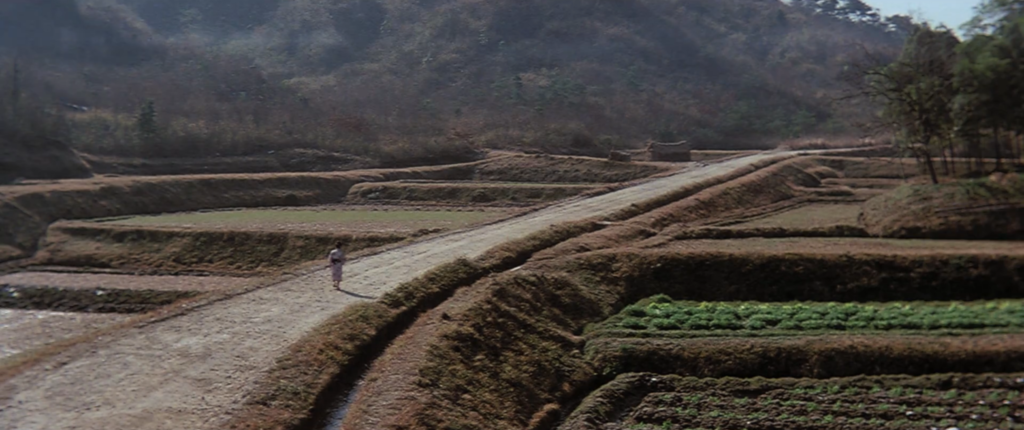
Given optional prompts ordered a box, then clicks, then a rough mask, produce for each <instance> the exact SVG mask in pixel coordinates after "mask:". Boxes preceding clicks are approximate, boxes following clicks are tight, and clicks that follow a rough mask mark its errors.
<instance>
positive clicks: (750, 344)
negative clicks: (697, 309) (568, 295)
mask: <svg viewBox="0 0 1024 430" xmlns="http://www.w3.org/2000/svg"><path fill="white" fill-rule="evenodd" d="M586 351H587V352H586V355H587V357H589V358H590V360H591V363H592V365H593V366H594V367H595V368H597V369H601V372H602V373H603V374H605V375H606V376H611V375H619V374H623V373H634V372H653V373H660V374H663V375H686V376H698V377H702V378H703V377H707V378H721V377H738V378H753V377H765V378H835V377H846V376H857V375H926V374H931V373H951V372H963V373H979V372H1021V371H1024V335H1020V334H995V335H976V336H931V335H922V336H907V335H888V334H881V335H879V334H873V335H858V334H856V333H849V334H846V333H843V334H833V335H826V336H820V335H819V336H815V335H806V336H800V335H799V334H794V336H791V337H790V336H786V337H775V338H741V337H735V338H717V339H687V340H679V339H616V338H600V339H595V340H593V341H591V342H589V343H588V344H587V348H586ZM953 351H955V352H953Z"/></svg>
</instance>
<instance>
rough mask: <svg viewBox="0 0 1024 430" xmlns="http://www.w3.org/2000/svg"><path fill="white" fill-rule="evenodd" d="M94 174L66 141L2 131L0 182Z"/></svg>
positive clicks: (66, 177)
mask: <svg viewBox="0 0 1024 430" xmlns="http://www.w3.org/2000/svg"><path fill="white" fill-rule="evenodd" d="M91 176H92V171H91V170H90V169H89V166H88V165H87V164H86V163H85V162H84V161H82V158H81V157H79V156H78V154H77V153H76V152H75V151H74V150H72V149H71V148H69V147H68V146H67V145H65V144H64V142H61V141H58V140H54V139H49V138H46V137H34V136H28V135H22V134H17V133H11V132H6V131H3V130H0V184H8V183H11V182H13V181H15V180H18V179H22V180H24V179H69V178H88V177H91Z"/></svg>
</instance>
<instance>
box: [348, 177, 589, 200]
mask: <svg viewBox="0 0 1024 430" xmlns="http://www.w3.org/2000/svg"><path fill="white" fill-rule="evenodd" d="M595 189H596V186H595V185H584V184H559V185H556V184H516V183H480V182H472V183H415V182H387V183H364V184H359V185H356V186H354V187H352V191H351V192H349V196H348V200H349V201H351V202H360V203H365V204H374V203H390V202H394V203H402V204H410V203H411V204H424V203H426V204H447V205H460V206H463V205H465V206H468V205H515V206H525V205H535V204H540V203H550V202H554V201H558V200H563V199H567V198H570V197H575V196H578V195H580V194H583V193H587V192H590V191H593V190H595Z"/></svg>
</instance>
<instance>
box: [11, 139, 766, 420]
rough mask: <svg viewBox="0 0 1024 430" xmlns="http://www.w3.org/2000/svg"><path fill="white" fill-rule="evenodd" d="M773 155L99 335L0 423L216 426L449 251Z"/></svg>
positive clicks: (19, 395)
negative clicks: (340, 277) (345, 315)
mask: <svg viewBox="0 0 1024 430" xmlns="http://www.w3.org/2000/svg"><path fill="white" fill-rule="evenodd" d="M774 156H777V154H769V153H766V154H757V155H753V156H750V157H746V158H740V159H735V160H729V161H726V162H723V163H720V164H713V165H709V166H703V167H695V168H692V169H688V170H684V171H682V172H680V173H679V174H676V175H673V176H669V177H665V178H661V179H657V180H654V181H651V182H648V183H645V184H642V185H639V186H636V187H633V188H629V189H625V190H621V191H617V192H614V193H610V194H605V195H602V196H598V197H594V198H590V199H583V200H576V201H570V202H567V203H563V204H559V205H556V206H552V207H550V208H547V209H544V210H541V211H538V212H534V213H531V214H529V215H526V216H523V217H519V218H515V219H511V220H508V221H504V222H500V223H497V224H492V225H489V226H485V227H481V228H478V229H475V230H471V231H466V232H461V233H456V234H452V235H448V236H444V237H440V238H436V239H433V240H429V241H425V242H421V243H417V244H414V245H410V246H407V247H404V248H399V249H396V250H392V251H388V252H385V253H381V254H378V255H374V256H370V257H366V258H361V259H359V260H356V261H354V262H352V263H351V264H350V265H349V266H348V267H347V268H346V272H347V273H349V274H350V275H349V276H350V278H348V279H346V281H345V283H344V287H345V288H346V289H348V290H349V291H351V292H352V293H353V294H349V295H346V294H342V293H337V292H330V291H329V287H330V283H329V282H328V274H327V272H326V271H319V272H317V273H314V274H311V275H307V276H303V277H300V278H296V279H294V280H291V281H287V282H284V283H280V284H277V285H274V286H271V287H267V288H263V289H259V290H256V291H253V292H251V293H248V294H244V295H241V296H238V297H235V298H232V299H230V300H226V301H222V302H218V303H214V304H212V305H210V306H207V307H203V308H200V309H198V310H195V311H193V312H191V313H188V314H185V315H182V316H179V317H176V318H172V319H169V320H165V321H161V322H158V323H155V324H151V325H148V326H144V327H141V328H137V329H133V330H130V331H127V332H125V333H123V334H121V335H119V336H117V337H116V338H112V339H107V340H101V341H99V342H98V343H97V344H93V345H88V346H86V347H83V348H87V349H86V350H84V351H82V352H80V353H77V354H75V356H74V357H73V358H70V359H67V362H66V363H63V365H60V366H45V367H44V366H37V368H36V369H33V370H31V371H29V372H27V373H25V374H22V375H19V376H18V377H15V378H13V379H12V380H10V381H8V382H6V383H4V384H0V428H4V429H20V430H29V429H72V428H73V429H104V430H105V429H139V430H150V429H207V428H216V427H217V426H218V425H219V424H221V423H223V422H224V421H225V420H226V419H227V418H228V416H229V414H230V413H231V411H233V410H234V408H236V407H237V406H239V405H241V404H242V403H243V402H244V399H245V398H246V395H247V393H249V392H251V389H252V388H253V384H254V382H255V381H256V380H257V379H258V378H259V376H260V375H261V374H262V373H263V372H265V371H267V370H268V369H269V368H270V367H271V366H272V365H273V363H274V359H275V357H278V356H279V355H280V354H282V353H283V352H284V351H285V350H286V348H287V347H288V346H289V345H290V344H291V343H293V342H294V341H296V340H298V339H299V338H300V337H301V336H302V335H303V334H305V333H306V332H308V331H309V330H310V329H312V328H313V327H315V326H316V325H317V324H319V323H321V322H322V321H324V320H325V319H327V318H328V317H330V316H332V315H335V314H337V313H338V312H339V311H340V310H341V309H342V308H344V307H345V306H347V305H349V304H352V303H356V302H358V301H360V300H367V299H370V298H376V297H379V296H380V295H381V294H383V293H385V292H387V291H389V290H390V289H392V288H394V287H396V286H397V285H399V284H401V283H402V282H405V281H408V280H411V279H413V278H415V277H416V276H418V275H420V274H422V273H424V272H425V271H427V270H429V269H431V268H433V267H434V266H437V265H439V264H442V263H445V262H448V261H451V260H453V259H455V258H458V257H474V256H478V255H480V254H481V253H483V252H484V251H486V250H488V249H489V248H491V247H493V246H496V245H498V244H500V243H503V242H505V241H508V240H511V239H516V238H520V237H523V236H526V235H529V234H531V233H534V232H537V231H540V230H542V229H544V228H546V227H548V226H551V225H554V224H558V223H562V222H567V221H573V220H578V219H582V218H587V217H592V216H600V215H607V214H610V213H612V212H614V211H617V210H619V209H623V208H625V207H628V206H629V205H631V204H634V203H637V202H641V201H644V200H648V199H651V198H654V197H657V196H659V195H661V194H663V193H666V192H668V191H671V190H674V189H677V188H679V187H682V186H684V185H687V184H690V183H694V182H698V181H701V180H705V179H708V178H712V177H715V176H719V175H723V174H726V173H728V172H730V171H733V170H735V169H738V168H741V167H744V166H747V165H749V164H751V163H755V162H757V161H761V160H764V159H766V158H770V157H774ZM50 367H56V368H52V369H50V370H47V369H46V368H50Z"/></svg>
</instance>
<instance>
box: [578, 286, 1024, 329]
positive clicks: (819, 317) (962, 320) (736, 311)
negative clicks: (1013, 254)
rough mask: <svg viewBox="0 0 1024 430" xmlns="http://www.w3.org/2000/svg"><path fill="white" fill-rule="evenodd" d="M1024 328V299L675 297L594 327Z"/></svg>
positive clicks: (642, 304) (655, 299)
mask: <svg viewBox="0 0 1024 430" xmlns="http://www.w3.org/2000/svg"><path fill="white" fill-rule="evenodd" d="M1007 328H1013V329H1019V328H1024V301H1020V300H1000V301H984V302H966V303H962V302H890V303H835V302H832V303H821V302H803V303H800V302H797V303H759V302H687V301H672V299H671V298H669V297H667V296H664V295H660V296H655V297H652V298H650V299H645V300H643V301H641V302H639V303H637V304H634V305H630V306H627V307H626V308H624V309H623V310H622V312H620V313H619V314H618V315H615V316H613V317H612V318H610V319H608V320H607V321H605V322H603V323H601V324H599V325H597V326H596V328H595V330H598V331H600V330H602V329H611V330H616V329H617V330H654V331H689V332H698V333H706V334H710V333H708V332H718V333H719V334H728V332H745V331H753V332H804V331H905V330H972V329H1007Z"/></svg>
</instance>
